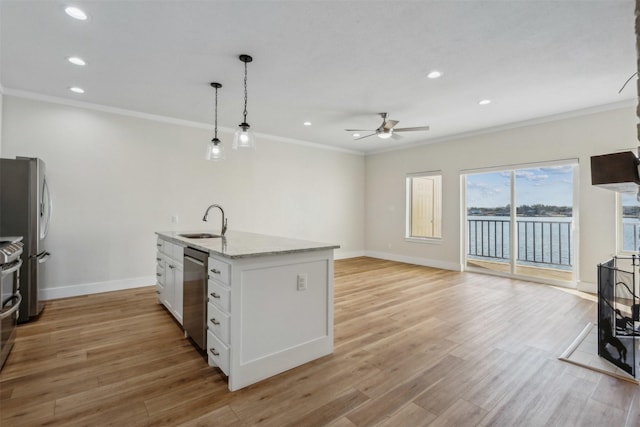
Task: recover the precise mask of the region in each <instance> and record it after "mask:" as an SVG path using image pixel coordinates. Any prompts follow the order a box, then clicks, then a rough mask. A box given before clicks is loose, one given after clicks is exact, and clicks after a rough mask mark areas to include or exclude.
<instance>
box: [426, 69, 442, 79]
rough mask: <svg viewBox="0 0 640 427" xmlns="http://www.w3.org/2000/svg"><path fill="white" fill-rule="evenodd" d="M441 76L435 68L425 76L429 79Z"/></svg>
mask: <svg viewBox="0 0 640 427" xmlns="http://www.w3.org/2000/svg"><path fill="white" fill-rule="evenodd" d="M441 76H442V73H441V72H440V71H437V70H433V71H432V72H430V73H429V74H427V77H428V78H430V79H437V78H438V77H441Z"/></svg>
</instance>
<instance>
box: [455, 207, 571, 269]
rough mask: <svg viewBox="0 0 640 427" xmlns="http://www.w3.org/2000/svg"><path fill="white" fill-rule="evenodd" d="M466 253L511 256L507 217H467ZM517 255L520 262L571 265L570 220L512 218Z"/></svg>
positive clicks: (501, 257)
mask: <svg viewBox="0 0 640 427" xmlns="http://www.w3.org/2000/svg"><path fill="white" fill-rule="evenodd" d="M467 221H468V243H467V255H469V256H472V257H479V258H489V259H495V260H499V261H502V260H504V261H508V260H509V259H510V257H511V251H510V247H511V221H510V220H504V219H486V218H483V219H468V220H467ZM516 232H517V236H518V258H517V260H518V261H520V262H522V263H525V264H526V263H532V264H545V265H548V266H550V267H554V266H562V267H565V268H566V267H570V266H571V265H572V251H571V221H570V220H569V221H558V220H556V221H543V220H538V219H519V220H517V221H516Z"/></svg>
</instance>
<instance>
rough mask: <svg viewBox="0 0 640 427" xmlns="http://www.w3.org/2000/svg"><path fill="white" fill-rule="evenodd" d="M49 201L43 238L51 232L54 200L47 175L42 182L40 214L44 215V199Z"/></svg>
mask: <svg viewBox="0 0 640 427" xmlns="http://www.w3.org/2000/svg"><path fill="white" fill-rule="evenodd" d="M45 197H46V201H47V218H46V220H45V221H44V230H42V238H43V239H44V238H45V237H47V233H48V232H49V222H51V211H52V210H53V201H52V200H51V192H50V191H49V184H48V183H47V177H46V176H45V177H44V179H43V184H42V198H43V201H42V205H41V206H40V216H42V215H44V199H45Z"/></svg>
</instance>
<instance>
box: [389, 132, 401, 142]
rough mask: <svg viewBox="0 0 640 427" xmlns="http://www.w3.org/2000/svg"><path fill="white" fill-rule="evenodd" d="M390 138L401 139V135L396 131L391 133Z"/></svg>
mask: <svg viewBox="0 0 640 427" xmlns="http://www.w3.org/2000/svg"><path fill="white" fill-rule="evenodd" d="M391 139H395V140H396V141H397V140H399V139H402V135H398V134H397V133H395V132H394V133H392V134H391Z"/></svg>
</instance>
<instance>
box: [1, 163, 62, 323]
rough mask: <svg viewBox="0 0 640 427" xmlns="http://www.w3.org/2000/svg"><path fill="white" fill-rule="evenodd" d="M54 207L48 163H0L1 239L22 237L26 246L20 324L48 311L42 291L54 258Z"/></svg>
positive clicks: (22, 272)
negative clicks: (50, 242) (49, 242)
mask: <svg viewBox="0 0 640 427" xmlns="http://www.w3.org/2000/svg"><path fill="white" fill-rule="evenodd" d="M51 207H52V204H51V194H50V192H49V186H48V184H47V176H46V167H45V163H44V161H42V160H41V159H38V158H29V157H17V158H15V159H0V236H22V237H23V239H22V242H23V243H24V248H23V249H24V250H23V253H22V267H21V269H20V294H21V295H22V304H21V305H20V310H19V312H20V314H19V316H18V322H19V323H24V322H27V321H29V320H31V319H32V318H34V317H36V316H38V315H39V314H40V312H41V311H42V308H43V307H44V303H43V302H42V301H40V298H39V291H40V289H41V288H42V285H43V279H44V269H45V267H46V263H47V260H48V259H49V256H50V255H51V254H50V253H49V252H47V250H46V237H47V234H48V232H49V224H50V222H51Z"/></svg>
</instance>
